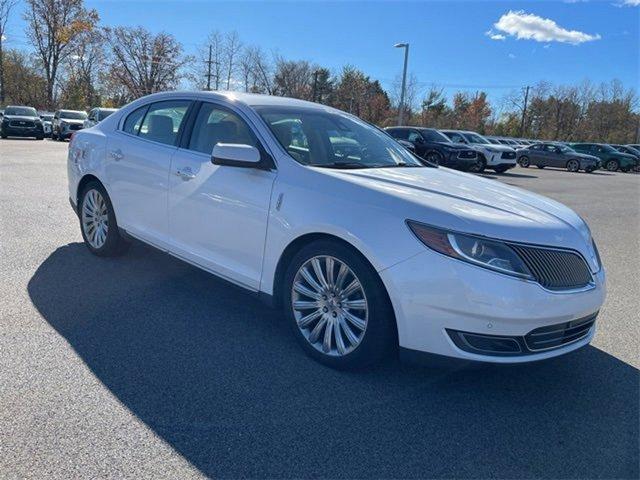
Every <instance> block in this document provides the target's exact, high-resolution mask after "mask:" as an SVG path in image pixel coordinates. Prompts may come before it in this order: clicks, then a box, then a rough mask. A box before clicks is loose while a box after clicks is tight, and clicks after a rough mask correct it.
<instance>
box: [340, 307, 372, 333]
mask: <svg viewBox="0 0 640 480" xmlns="http://www.w3.org/2000/svg"><path fill="white" fill-rule="evenodd" d="M343 314H344V318H346V319H347V320H348V321H349V323H351V325H353V326H354V327H356V328H358V329H360V330H364V329H365V328H366V327H367V323H366V322H365V321H364V320H362V319H361V318H358V317H356V316H355V315H354V314H352V313H350V312H347V311H346V310H345V311H344V312H343Z"/></svg>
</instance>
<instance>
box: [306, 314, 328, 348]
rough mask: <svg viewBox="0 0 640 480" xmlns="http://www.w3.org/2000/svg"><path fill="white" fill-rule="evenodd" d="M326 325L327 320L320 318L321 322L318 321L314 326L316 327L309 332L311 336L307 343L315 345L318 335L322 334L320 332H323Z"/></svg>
mask: <svg viewBox="0 0 640 480" xmlns="http://www.w3.org/2000/svg"><path fill="white" fill-rule="evenodd" d="M326 324H327V319H326V318H324V317H323V318H322V320H320V321H319V322H318V323H317V324H316V326H315V327H314V328H313V330H312V331H311V335H309V341H310V342H311V343H316V342H317V341H318V339H319V338H320V335H321V334H322V330H324V327H325V325H326Z"/></svg>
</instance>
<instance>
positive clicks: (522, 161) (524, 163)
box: [518, 157, 530, 168]
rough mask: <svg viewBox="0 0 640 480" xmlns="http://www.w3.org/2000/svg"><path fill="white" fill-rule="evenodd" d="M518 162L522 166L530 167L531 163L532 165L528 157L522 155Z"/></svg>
mask: <svg viewBox="0 0 640 480" xmlns="http://www.w3.org/2000/svg"><path fill="white" fill-rule="evenodd" d="M518 163H519V164H520V166H521V167H522V168H529V165H530V164H529V158H528V157H521V158H520V161H519V162H518Z"/></svg>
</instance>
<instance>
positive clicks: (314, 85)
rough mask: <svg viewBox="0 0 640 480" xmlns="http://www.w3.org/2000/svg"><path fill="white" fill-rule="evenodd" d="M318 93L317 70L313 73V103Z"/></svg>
mask: <svg viewBox="0 0 640 480" xmlns="http://www.w3.org/2000/svg"><path fill="white" fill-rule="evenodd" d="M317 91H318V70H315V71H314V72H313V100H312V101H313V102H315V101H316V92H317Z"/></svg>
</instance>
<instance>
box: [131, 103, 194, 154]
mask: <svg viewBox="0 0 640 480" xmlns="http://www.w3.org/2000/svg"><path fill="white" fill-rule="evenodd" d="M190 105H191V102H190V101H189V100H167V101H164V102H158V103H153V104H151V106H150V107H149V110H148V111H147V114H146V115H145V117H144V120H143V121H142V125H140V129H139V131H138V136H139V137H140V138H144V139H145V140H151V141H152V142H158V143H164V144H165V145H175V144H176V140H177V139H178V132H179V131H180V126H181V125H182V122H183V120H184V117H185V115H186V114H187V110H188V109H189V106H190ZM127 120H128V119H127Z"/></svg>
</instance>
